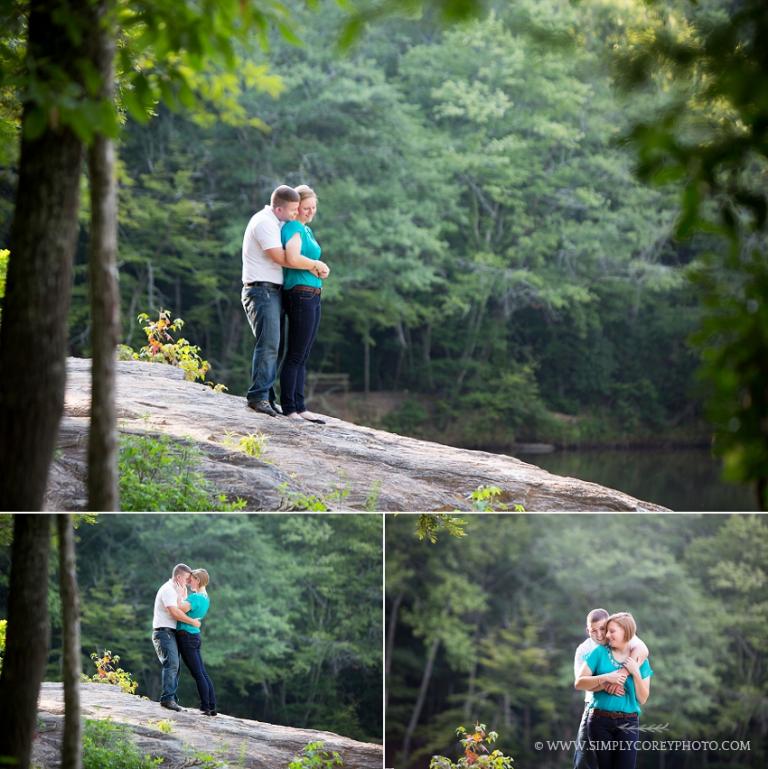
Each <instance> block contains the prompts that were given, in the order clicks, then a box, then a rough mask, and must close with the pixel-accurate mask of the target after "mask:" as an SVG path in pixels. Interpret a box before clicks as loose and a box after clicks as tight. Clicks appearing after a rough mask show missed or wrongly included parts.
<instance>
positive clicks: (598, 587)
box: [385, 513, 768, 769]
mask: <svg viewBox="0 0 768 769" xmlns="http://www.w3.org/2000/svg"><path fill="white" fill-rule="evenodd" d="M385 527H386V602H385V611H386V651H385V658H386V662H385V668H386V693H385V700H386V725H385V732H386V734H385V766H386V767H388V769H466V768H468V767H473V766H474V767H493V769H512V768H514V769H520V768H521V767H525V768H526V769H528V768H529V767H536V768H537V769H569V768H570V767H573V769H636V768H640V769H691V768H693V767H697V768H698V767H738V768H739V769H751V768H753V767H754V769H757V768H758V767H762V766H765V764H766V760H767V759H768V729H767V728H766V721H765V717H764V714H765V703H766V702H768V666H767V665H766V650H765V638H766V637H768V624H767V619H766V617H767V616H768V615H766V610H765V607H766V604H765V584H766V574H765V566H766V562H767V559H766V556H767V555H768V519H766V518H765V517H764V516H760V515H734V514H730V515H652V514H644V515H626V514H625V515H620V514H612V515H589V514H587V515H573V514H562V515H556V514H542V515H520V514H476V515H466V514H461V517H458V515H457V514H450V513H442V514H429V515H387V516H386V522H385Z"/></svg>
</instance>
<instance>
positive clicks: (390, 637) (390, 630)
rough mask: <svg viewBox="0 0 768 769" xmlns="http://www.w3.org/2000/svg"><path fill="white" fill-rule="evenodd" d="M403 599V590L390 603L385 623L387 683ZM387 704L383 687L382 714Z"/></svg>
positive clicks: (387, 693)
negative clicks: (387, 619) (387, 618)
mask: <svg viewBox="0 0 768 769" xmlns="http://www.w3.org/2000/svg"><path fill="white" fill-rule="evenodd" d="M403 598H405V590H401V591H400V592H399V593H398V594H397V595H396V596H395V599H394V601H393V602H392V608H391V609H390V612H389V621H388V622H387V645H386V648H385V651H384V681H385V682H386V681H389V671H390V670H391V669H392V656H393V655H394V653H395V632H396V630H397V615H398V612H399V611H400V604H401V603H402V602H403ZM388 704H389V687H387V686H385V687H384V712H385V713H386V711H387V705H388Z"/></svg>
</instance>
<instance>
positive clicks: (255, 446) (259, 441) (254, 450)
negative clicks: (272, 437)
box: [237, 433, 267, 459]
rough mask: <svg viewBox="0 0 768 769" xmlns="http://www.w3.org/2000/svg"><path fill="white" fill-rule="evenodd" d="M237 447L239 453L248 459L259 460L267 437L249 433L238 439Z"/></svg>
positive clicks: (264, 448) (261, 434)
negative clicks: (242, 453)
mask: <svg viewBox="0 0 768 769" xmlns="http://www.w3.org/2000/svg"><path fill="white" fill-rule="evenodd" d="M237 446H238V448H239V449H240V451H242V452H244V453H245V454H247V455H248V456H249V457H254V458H255V459H261V456H262V454H263V453H264V451H265V450H266V448H267V436H266V435H264V433H249V434H248V435H243V437H242V438H240V440H239V441H238V444H237Z"/></svg>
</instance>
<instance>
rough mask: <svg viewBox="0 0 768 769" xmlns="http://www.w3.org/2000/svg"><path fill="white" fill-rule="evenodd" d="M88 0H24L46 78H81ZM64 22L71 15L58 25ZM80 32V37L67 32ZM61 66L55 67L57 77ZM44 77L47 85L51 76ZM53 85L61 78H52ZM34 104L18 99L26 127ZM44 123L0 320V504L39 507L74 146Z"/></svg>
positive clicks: (73, 187) (71, 209) (33, 58)
mask: <svg viewBox="0 0 768 769" xmlns="http://www.w3.org/2000/svg"><path fill="white" fill-rule="evenodd" d="M87 5H88V3H87V0H72V2H70V3H68V4H67V13H66V18H63V19H62V24H61V25H60V24H58V23H57V21H56V19H57V18H58V17H63V16H64V15H63V14H62V13H61V10H60V8H59V7H58V6H57V5H55V4H51V3H50V2H46V0H31V2H30V3H29V33H28V42H27V54H26V63H27V68H28V69H30V70H31V69H33V68H34V70H35V71H36V73H37V77H38V78H39V79H40V80H42V81H43V84H44V85H45V81H46V80H47V79H48V78H49V77H51V78H53V77H56V75H51V74H50V70H49V67H50V65H49V62H56V69H57V71H62V70H63V72H64V74H65V75H67V76H69V77H70V78H71V80H72V81H73V82H75V83H79V82H80V81H81V78H82V75H81V74H80V73H79V71H78V70H79V64H80V63H81V59H83V58H85V54H84V52H83V51H82V50H81V47H82V46H84V45H85V40H86V39H87V34H85V33H84V32H83V30H82V29H78V27H83V28H84V27H85V24H84V22H83V20H84V18H85V17H86V9H87ZM63 23H67V24H71V25H72V27H73V29H69V30H68V29H67V28H65V27H64V26H63ZM75 32H82V35H81V40H82V42H80V43H77V44H75V43H73V42H72V41H71V39H70V35H73V34H74V33H75ZM60 77H61V75H59V78H60ZM50 87H52V88H53V87H54V86H53V85H51V86H50ZM59 87H60V86H59ZM40 112H41V108H40V107H38V106H37V105H34V104H32V103H30V102H27V103H25V104H24V110H23V117H22V125H23V127H24V129H28V128H29V127H30V126H31V125H34V124H35V123H36V120H37V119H39V118H40ZM43 119H44V120H46V126H45V128H44V129H43V132H42V134H41V135H40V136H39V137H37V138H35V139H29V138H23V139H22V142H21V155H20V159H19V181H18V187H17V190H16V201H15V208H14V214H13V223H12V225H11V232H10V238H9V248H10V250H11V256H10V260H9V264H8V280H7V284H6V296H5V300H4V305H3V323H2V327H1V328H0V376H2V381H3V385H2V388H0V467H2V468H3V473H2V485H1V486H0V509H3V510H40V509H41V508H42V505H43V497H44V494H45V487H46V482H47V479H48V469H49V467H50V464H51V459H52V457H53V450H54V446H55V444H56V436H57V433H58V428H59V422H60V421H61V415H62V412H63V409H64V383H65V376H66V367H65V364H66V351H67V313H68V312H69V302H70V295H71V289H72V260H73V256H74V251H75V238H76V236H77V229H78V222H77V210H78V204H79V186H80V170H81V165H82V156H83V146H82V142H81V141H80V139H78V138H77V136H76V135H75V134H74V133H73V132H72V131H71V130H70V129H69V128H66V127H61V126H59V125H58V120H59V117H58V112H57V111H56V110H55V109H48V110H47V111H46V113H45V117H44V118H43Z"/></svg>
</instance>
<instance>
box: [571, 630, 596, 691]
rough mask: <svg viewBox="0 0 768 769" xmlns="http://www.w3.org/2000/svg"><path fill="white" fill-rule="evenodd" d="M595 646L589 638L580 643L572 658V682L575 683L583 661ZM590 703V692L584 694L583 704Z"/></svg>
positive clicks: (594, 642)
mask: <svg viewBox="0 0 768 769" xmlns="http://www.w3.org/2000/svg"><path fill="white" fill-rule="evenodd" d="M596 646H597V642H596V641H593V640H592V639H591V638H587V639H586V640H585V641H582V642H581V643H580V644H579V646H578V648H577V649H576V654H575V655H574V656H573V680H574V681H575V680H576V679H577V678H578V677H579V673H581V668H582V667H583V666H584V660H585V659H586V658H587V657H588V656H589V654H590V652H591V651H592V649H594V648H595V647H596ZM588 702H592V692H584V703H585V704H586V703H588Z"/></svg>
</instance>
